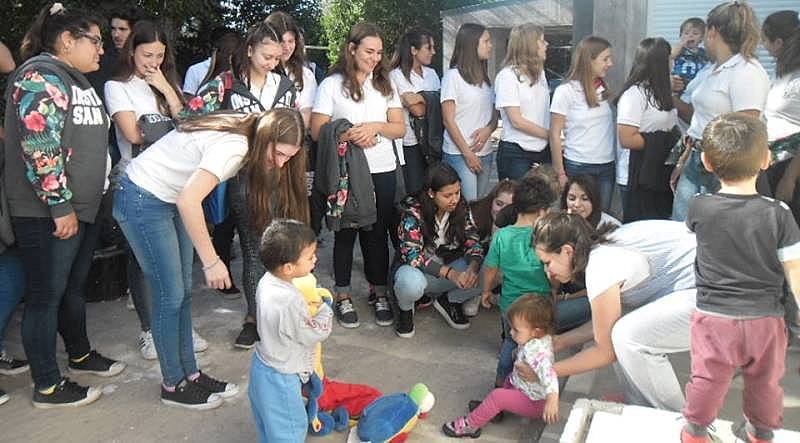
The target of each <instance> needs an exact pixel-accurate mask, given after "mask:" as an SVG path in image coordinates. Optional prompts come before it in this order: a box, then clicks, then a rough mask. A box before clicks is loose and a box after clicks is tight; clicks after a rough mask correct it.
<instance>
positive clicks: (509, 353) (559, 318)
mask: <svg viewBox="0 0 800 443" xmlns="http://www.w3.org/2000/svg"><path fill="white" fill-rule="evenodd" d="M591 319H592V308H591V306H590V305H589V299H588V298H586V297H579V298H573V299H571V300H562V301H560V302H558V304H557V305H556V332H557V333H559V334H560V333H562V332H566V331H569V330H571V329H575V328H577V327H578V326H580V325H582V324H584V323H586V322H587V321H589V320H591ZM500 320H501V321H502V326H503V342H502V343H501V344H500V355H499V356H498V359H497V371H496V376H497V378H496V380H497V381H500V382H502V381H503V380H505V379H506V377H508V375H509V374H511V370H512V369H514V357H513V355H514V350H515V349H517V343H516V342H515V341H514V339H513V338H511V325H510V324H509V321H508V318H507V317H506V313H505V312H503V313H502V314H501V316H500Z"/></svg>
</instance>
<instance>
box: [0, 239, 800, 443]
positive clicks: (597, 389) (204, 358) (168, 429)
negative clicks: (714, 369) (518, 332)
mask: <svg viewBox="0 0 800 443" xmlns="http://www.w3.org/2000/svg"><path fill="white" fill-rule="evenodd" d="M332 249H333V236H332V235H331V234H330V233H325V234H324V235H323V243H322V244H321V248H320V250H319V253H318V254H319V264H318V267H317V271H316V275H317V277H318V279H319V283H320V286H324V287H328V288H330V287H332V286H333V276H332V273H333V266H332ZM356 250H357V252H356V259H355V262H354V271H353V285H354V288H355V289H354V291H355V294H356V297H355V303H356V305H357V308H358V312H359V314H360V317H361V327H360V328H358V329H354V330H348V329H344V328H341V327H339V326H338V325H336V327H335V329H334V332H333V334H332V335H331V337H330V338H329V339H328V340H327V341H326V342H325V344H324V364H325V368H326V371H327V374H328V376H329V377H331V378H333V379H337V380H342V381H347V382H356V383H366V384H369V385H372V386H375V387H377V388H379V389H381V390H383V391H384V392H387V393H393V392H403V391H407V390H408V389H410V388H411V387H412V386H413V385H414V384H415V383H418V382H423V383H426V384H427V385H428V387H429V388H430V389H431V391H432V392H433V393H434V394H435V396H436V406H435V407H434V409H433V411H432V412H431V414H430V416H429V418H428V419H427V420H426V421H422V422H420V424H419V425H417V427H416V428H415V429H414V431H413V433H412V434H411V436H410V438H409V440H408V441H409V442H412V443H413V442H417V443H422V442H425V443H429V442H444V441H446V440H448V439H447V438H446V437H444V436H443V435H442V434H441V431H440V427H441V425H442V423H443V422H445V421H446V420H450V419H452V418H453V417H455V416H457V415H460V414H463V413H465V412H466V404H467V402H468V401H469V400H472V399H482V398H483V397H484V396H485V395H486V394H487V393H488V392H489V390H490V388H491V385H492V383H493V380H494V369H495V364H496V353H497V350H498V345H499V336H500V328H499V318H498V311H497V310H496V309H494V310H490V311H486V310H481V312H480V314H479V315H478V317H476V318H475V319H473V321H472V326H471V328H470V329H469V330H467V331H456V330H454V329H451V328H450V327H448V326H447V324H446V323H445V322H444V321H443V320H442V318H441V317H440V316H439V314H438V313H437V312H436V311H435V310H433V309H427V310H424V311H420V312H418V314H417V316H416V335H415V337H414V338H412V339H408V340H406V339H400V338H397V337H396V336H395V335H394V332H393V329H392V328H390V327H389V328H381V327H378V326H376V325H375V324H374V323H373V318H372V314H371V310H370V308H369V307H368V306H367V303H366V293H367V286H366V282H365V280H364V277H363V272H362V263H363V262H362V259H361V254H360V252H359V251H358V248H356ZM233 268H234V271H233V275H234V278H235V279H236V280H237V281H238V280H240V278H239V277H240V276H241V259H236V260H234V264H233ZM201 281H202V272H200V270H199V267H196V269H195V282H197V284H196V286H195V288H194V299H193V301H194V303H193V313H194V324H195V327H196V329H197V330H198V331H199V332H200V334H201V335H202V336H203V337H205V338H206V339H207V340H208V341H209V343H210V347H209V349H208V350H207V351H206V352H203V353H201V354H198V361H199V365H200V368H201V369H203V370H204V371H206V372H208V373H209V374H211V375H213V376H215V377H218V378H220V379H224V380H227V381H231V382H234V383H238V384H239V388H240V391H241V393H240V394H239V396H238V397H236V398H234V399H232V400H231V401H228V402H227V403H226V404H224V405H223V406H222V407H220V408H219V409H216V410H213V411H205V412H197V411H187V410H183V409H177V408H171V407H167V406H164V405H162V404H161V402H160V401H159V382H160V378H161V377H160V372H159V367H158V363H157V362H155V361H153V362H150V361H145V360H143V359H142V358H141V356H140V354H139V351H138V347H137V345H136V340H137V336H138V333H139V327H138V320H137V318H136V314H135V312H134V311H129V310H127V309H126V307H125V305H126V300H125V299H124V298H123V299H119V300H115V301H109V302H101V303H93V304H89V305H88V314H87V315H88V323H89V337H90V338H91V340H92V344H93V346H94V347H95V348H96V349H97V350H99V351H100V352H101V353H103V354H104V355H107V356H109V357H113V358H116V359H120V360H122V361H124V362H126V363H127V364H128V367H127V369H126V370H125V371H124V372H123V373H122V374H120V375H118V376H117V377H113V378H110V379H103V378H99V377H93V376H85V375H84V376H75V377H74V379H75V380H77V381H78V382H80V383H83V384H93V385H102V386H103V392H104V395H103V396H102V397H101V398H100V399H99V400H98V401H97V402H96V403H94V404H92V405H89V406H86V407H82V408H79V409H76V410H60V411H53V410H49V411H41V410H36V409H34V408H33V407H32V406H31V403H30V400H31V388H32V384H31V380H30V376H29V374H23V375H19V376H15V377H0V386H1V387H2V388H3V389H5V390H6V391H7V392H8V393H9V394H10V395H11V400H10V401H9V402H8V403H6V404H5V405H3V406H0V441H3V442H44V441H52V440H55V439H57V440H58V441H60V442H81V443H85V442H120V443H121V442H180V441H188V442H253V441H255V439H256V433H255V428H254V426H253V420H252V415H251V412H250V404H249V401H248V399H247V394H246V392H247V382H248V371H249V364H250V359H251V354H252V353H251V352H247V351H241V350H236V349H234V348H233V346H232V343H233V340H234V339H235V337H236V335H237V334H238V332H239V330H240V327H241V321H242V318H243V312H244V303H243V301H242V300H226V299H224V298H223V297H221V296H220V295H218V293H217V292H216V291H212V290H209V289H206V288H204V287H203V285H202V284H200V282H201ZM20 317H21V311H18V312H17V313H16V314H15V316H14V318H13V319H12V321H11V323H10V325H9V328H8V334H7V339H6V348H7V349H8V350H9V351H10V352H11V353H12V354H14V355H18V356H20V355H23V354H22V346H21V344H20V337H19V326H20ZM58 356H59V359H60V362H61V365H62V368H64V367H66V355H65V353H64V351H63V346H62V344H61V343H60V342H59V354H58ZM673 363H674V365H675V367H676V370H677V373H678V375H679V377H680V378H681V380H682V382H685V381H686V380H687V378H688V376H689V355H688V353H684V354H679V355H676V356H675V358H674V359H673ZM798 368H800V351H798V350H796V349H795V350H792V351H791V352H790V354H789V356H788V357H787V375H786V377H785V378H784V388H785V391H786V397H785V400H784V406H785V411H784V419H785V427H786V428H787V429H792V430H799V429H800V377H798ZM741 390H742V383H741V379H738V378H737V379H736V380H734V383H733V386H732V388H731V392H730V393H729V395H728V397H727V399H726V402H725V407H724V409H723V411H722V414H721V418H725V419H728V420H734V421H735V420H737V419H738V417H739V415H740V413H739V411H740V410H741ZM618 392H619V386H618V384H617V382H616V378H615V376H614V373H613V371H612V370H611V369H610V368H606V369H603V370H599V371H594V372H591V373H588V374H583V375H579V376H573V377H571V378H570V379H569V380H568V381H567V383H566V387H565V388H564V390H563V392H562V396H561V398H562V404H561V414H562V420H561V421H560V422H559V423H557V424H555V425H551V426H547V427H545V426H544V425H543V423H542V422H541V421H538V420H528V419H521V418H518V417H509V418H506V420H505V421H503V422H502V423H501V424H489V425H487V426H486V427H485V428H484V431H483V435H482V437H481V441H485V442H488V443H492V442H515V441H519V442H535V441H537V440H538V441H542V442H556V441H558V437H559V435H560V433H561V430H562V429H563V425H564V422H565V420H566V417H567V416H568V415H569V411H570V408H571V405H572V403H573V402H574V401H575V400H577V399H578V398H582V397H589V398H600V397H601V396H603V395H604V394H614V393H618ZM540 437H541V439H540ZM309 440H310V441H318V442H320V443H328V442H344V441H345V440H346V435H345V434H334V435H331V436H328V437H325V438H311V439H309Z"/></svg>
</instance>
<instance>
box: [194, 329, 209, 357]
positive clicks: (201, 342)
mask: <svg viewBox="0 0 800 443" xmlns="http://www.w3.org/2000/svg"><path fill="white" fill-rule="evenodd" d="M192 343H193V344H194V352H203V351H205V350H206V349H208V342H207V341H206V339H204V338H203V337H201V336H200V334H198V333H197V331H195V330H194V328H192Z"/></svg>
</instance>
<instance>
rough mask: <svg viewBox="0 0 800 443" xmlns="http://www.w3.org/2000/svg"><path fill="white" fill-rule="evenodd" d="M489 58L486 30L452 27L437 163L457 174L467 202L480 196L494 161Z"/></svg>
mask: <svg viewBox="0 0 800 443" xmlns="http://www.w3.org/2000/svg"><path fill="white" fill-rule="evenodd" d="M491 55H492V36H491V34H489V30H488V29H486V27H485V26H483V25H477V24H474V23H465V24H463V25H461V27H460V28H459V29H458V33H457V34H456V43H455V47H454V48H453V56H452V57H451V58H450V69H449V70H448V71H447V72H445V74H444V77H443V78H442V94H441V100H442V121H443V123H444V127H445V132H444V143H443V145H442V151H443V154H442V156H443V158H442V161H444V162H446V163H448V164H449V165H450V166H452V167H453V168H455V170H456V171H458V175H459V176H460V177H461V183H462V185H463V189H462V192H463V194H464V198H466V199H467V201H471V200H475V199H476V198H479V197H483V196H484V195H485V194H486V191H487V190H488V189H489V176H490V175H491V172H492V163H493V161H494V152H493V149H492V145H491V144H490V143H489V137H490V136H491V135H492V132H494V130H495V128H497V117H498V115H497V112H496V111H495V110H494V105H493V103H494V96H493V93H492V82H491V80H489V74H488V72H487V67H486V63H487V60H489V57H490V56H491Z"/></svg>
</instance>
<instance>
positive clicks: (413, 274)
mask: <svg viewBox="0 0 800 443" xmlns="http://www.w3.org/2000/svg"><path fill="white" fill-rule="evenodd" d="M447 266H450V267H451V268H453V269H455V270H456V271H461V272H463V271H465V270H466V269H467V267H468V266H469V263H467V259H465V258H463V257H462V258H459V259H458V260H456V261H454V262H452V263H449V264H448V265H447ZM481 275H483V274H482V273H481ZM481 287H482V286H481V284H478V286H477V287H475V288H472V289H461V288H459V287H458V286H457V285H456V284H455V283H453V282H451V281H450V280H448V279H446V278H444V277H435V276H433V275H430V274H426V273H424V272H422V270H420V269H417V268H415V267H413V266H409V265H402V266H400V268H399V269H397V273H395V275H394V294H395V296H396V297H397V304H398V305H399V306H400V309H401V310H403V311H410V310H411V309H413V308H414V302H415V301H417V300H419V299H420V298H422V296H423V295H425V294H426V293H442V292H447V300H449V301H450V302H451V303H464V302H465V301H467V300H469V299H471V298H475V297H478V296H480V295H481Z"/></svg>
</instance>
